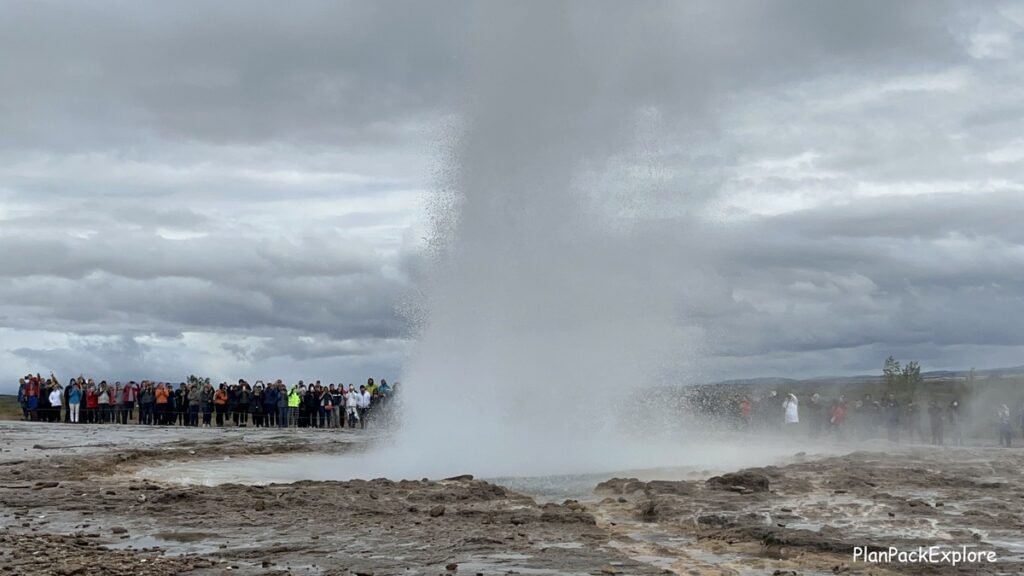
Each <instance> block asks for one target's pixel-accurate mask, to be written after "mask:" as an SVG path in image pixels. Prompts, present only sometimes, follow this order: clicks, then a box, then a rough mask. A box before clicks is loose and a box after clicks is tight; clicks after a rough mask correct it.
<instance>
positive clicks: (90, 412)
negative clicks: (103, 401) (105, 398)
mask: <svg viewBox="0 0 1024 576" xmlns="http://www.w3.org/2000/svg"><path fill="white" fill-rule="evenodd" d="M99 407H100V402H99V396H97V395H96V386H94V385H93V383H92V382H89V383H88V384H87V387H86V389H85V421H86V423H88V424H94V423H96V421H97V414H96V412H97V411H98V409H99Z"/></svg>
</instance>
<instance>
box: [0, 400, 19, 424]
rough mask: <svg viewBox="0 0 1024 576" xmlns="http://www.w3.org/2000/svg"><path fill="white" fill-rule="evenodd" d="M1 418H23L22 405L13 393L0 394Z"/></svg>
mask: <svg viewBox="0 0 1024 576" xmlns="http://www.w3.org/2000/svg"><path fill="white" fill-rule="evenodd" d="M0 420H21V406H19V405H18V397H17V396H15V395H13V394H0Z"/></svg>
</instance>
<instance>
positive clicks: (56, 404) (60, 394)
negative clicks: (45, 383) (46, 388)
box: [50, 384, 64, 422]
mask: <svg viewBox="0 0 1024 576" xmlns="http://www.w3.org/2000/svg"><path fill="white" fill-rule="evenodd" d="M63 398H64V391H63V390H61V388H60V385H59V384H54V385H53V388H51V389H50V409H51V410H53V413H54V414H56V416H57V422H60V403H61V400H62V399H63Z"/></svg>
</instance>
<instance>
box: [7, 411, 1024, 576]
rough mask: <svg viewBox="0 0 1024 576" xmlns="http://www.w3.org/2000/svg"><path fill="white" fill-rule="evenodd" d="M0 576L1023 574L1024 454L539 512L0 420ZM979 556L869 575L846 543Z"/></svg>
mask: <svg viewBox="0 0 1024 576" xmlns="http://www.w3.org/2000/svg"><path fill="white" fill-rule="evenodd" d="M0 435H2V436H0V437H2V438H3V440H4V443H3V445H2V446H0V450H2V452H0V574H83V575H85V574H88V575H93V574H126V575H127V574H152V575H164V574H195V575H205V574H218V575H220V574H282V575H283V574H337V575H343V574H375V575H383V574H453V573H454V574H517V573H518V574H640V575H643V574H667V573H677V574H773V573H776V572H778V574H790V573H797V574H833V573H850V574H868V573H871V574H902V573H908V572H910V573H915V572H916V573H971V574H975V573H977V574H981V573H1004V574H1016V573H1021V572H1024V545H1022V543H1021V536H1020V534H1022V533H1024V530H1022V528H1024V481H1022V480H1021V479H1020V473H1021V470H1022V465H1024V452H1020V451H1017V450H997V449H994V448H970V449H967V448H962V449H947V450H935V449H926V448H920V449H913V450H902V451H899V452H893V450H892V449H891V448H888V453H882V452H856V453H853V454H850V455H847V456H842V457H829V458H824V459H818V458H802V457H800V456H799V455H797V456H794V457H793V458H792V459H791V461H789V462H788V463H785V464H784V465H780V466H778V467H766V468H757V469H749V470H745V471H742V472H739V473H736V474H734V475H725V476H721V477H717V478H712V479H707V478H694V479H692V480H684V481H654V482H641V481H639V480H631V479H613V480H609V481H607V482H604V483H602V484H601V485H600V486H598V488H597V491H596V496H595V497H594V498H593V499H592V500H585V501H583V502H576V501H566V502H562V503H548V504H540V503H537V502H536V501H534V500H533V499H531V498H529V497H527V496H525V495H521V494H517V493H514V492H512V491H510V490H507V489H505V488H502V487H500V486H496V485H493V484H490V483H487V482H482V481H479V480H474V479H472V478H470V477H458V478H452V479H448V480H442V481H427V480H414V481H409V480H406V481H391V480H383V479H380V480H370V481H362V480H360V481H348V482H312V481H304V482H297V483H292V484H270V485H266V486H245V485H237V484H222V485H219V486H182V485H181V484H173V483H169V482H161V481H158V480H152V479H144V478H140V477H139V476H138V475H137V472H138V471H139V470H141V469H143V468H145V467H152V466H154V465H157V464H160V465H166V464H167V463H169V462H170V463H173V462H183V463H184V462H195V461H199V460H210V459H222V458H225V457H238V456H242V455H253V454H277V453H283V452H288V453H295V452H301V451H309V452H318V453H343V452H348V451H352V450H358V449H360V447H361V446H362V445H364V444H365V443H366V441H367V440H372V437H371V436H369V435H367V434H363V433H361V432H338V431H293V430H289V431H264V430H251V429H249V430H246V429H239V430H236V429H230V430H183V429H153V428H148V427H134V426H128V427H113V426H103V427H99V426H93V427H88V428H72V427H69V426H65V425H38V424H37V425H31V424H25V423H3V424H0ZM936 543H939V544H956V545H958V546H959V545H964V544H965V545H969V546H972V547H976V548H978V549H986V550H989V549H991V550H997V551H998V552H999V558H1000V560H999V562H997V563H996V564H994V565H979V564H970V565H964V566H958V567H951V566H920V565H918V566H900V565H871V564H864V563H855V562H853V561H852V558H851V552H852V548H853V546H862V545H867V546H875V547H888V546H897V547H901V548H905V547H910V546H917V545H918V544H922V545H925V546H930V545H934V544H936Z"/></svg>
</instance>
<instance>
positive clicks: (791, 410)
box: [782, 394, 800, 426]
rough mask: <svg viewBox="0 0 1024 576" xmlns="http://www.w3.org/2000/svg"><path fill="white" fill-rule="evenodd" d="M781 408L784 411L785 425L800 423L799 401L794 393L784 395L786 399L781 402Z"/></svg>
mask: <svg viewBox="0 0 1024 576" xmlns="http://www.w3.org/2000/svg"><path fill="white" fill-rule="evenodd" d="M782 408H783V410H784V412H785V416H784V422H785V423H786V425H787V426H789V425H793V424H799V423H800V408H799V402H798V401H797V399H796V395H795V394H788V395H787V396H786V399H785V400H784V401H783V402H782Z"/></svg>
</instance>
